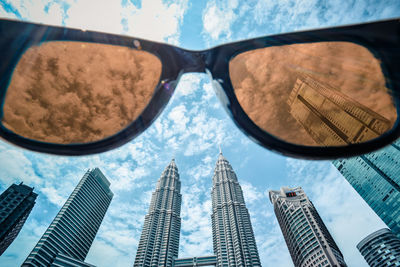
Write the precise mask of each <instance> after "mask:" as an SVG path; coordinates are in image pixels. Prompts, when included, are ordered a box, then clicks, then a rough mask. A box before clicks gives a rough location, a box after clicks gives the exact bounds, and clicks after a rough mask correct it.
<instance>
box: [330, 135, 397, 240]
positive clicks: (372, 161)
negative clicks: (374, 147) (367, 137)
mask: <svg viewBox="0 0 400 267" xmlns="http://www.w3.org/2000/svg"><path fill="white" fill-rule="evenodd" d="M333 165H334V166H335V167H336V168H337V169H338V170H339V171H340V173H341V174H342V175H343V176H344V177H345V178H346V180H347V181H348V182H349V183H350V184H351V185H352V186H353V188H354V189H355V190H356V191H357V192H358V194H360V196H361V197H362V198H363V199H364V200H365V201H366V202H367V203H368V205H369V206H370V207H371V208H372V209H373V210H374V211H375V213H376V214H377V215H378V216H379V217H380V218H381V219H382V221H384V222H385V223H386V225H387V226H388V227H389V228H390V229H391V230H392V232H393V233H394V234H396V235H397V237H399V238H400V140H397V141H395V142H394V143H393V144H391V145H389V146H387V147H385V148H384V149H381V150H379V151H376V152H373V153H369V154H365V155H362V156H358V157H354V158H349V159H341V160H335V161H333Z"/></svg>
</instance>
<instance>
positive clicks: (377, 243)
mask: <svg viewBox="0 0 400 267" xmlns="http://www.w3.org/2000/svg"><path fill="white" fill-rule="evenodd" d="M357 248H358V250H359V251H360V253H361V254H362V255H363V256H364V259H365V261H366V262H367V263H368V265H369V266H371V267H380V266H400V239H399V238H398V237H396V235H394V234H393V233H392V232H391V231H390V230H389V229H387V228H384V229H380V230H378V231H376V232H373V233H372V234H370V235H368V236H367V237H366V238H364V239H363V240H362V241H361V242H360V243H358V245H357Z"/></svg>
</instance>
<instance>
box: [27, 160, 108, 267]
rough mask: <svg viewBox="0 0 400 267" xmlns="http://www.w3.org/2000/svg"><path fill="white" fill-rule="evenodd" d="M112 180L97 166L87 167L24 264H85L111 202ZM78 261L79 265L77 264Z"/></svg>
mask: <svg viewBox="0 0 400 267" xmlns="http://www.w3.org/2000/svg"><path fill="white" fill-rule="evenodd" d="M112 197H113V193H112V192H111V190H110V182H109V181H108V180H107V178H106V177H105V176H104V174H103V173H102V172H101V171H100V170H99V169H98V168H95V169H92V170H88V171H87V172H86V173H85V175H83V177H82V179H81V180H80V182H79V183H78V185H77V186H76V187H75V189H74V191H73V192H72V194H71V195H70V196H69V198H68V199H67V201H66V202H65V204H64V206H63V207H62V208H61V210H60V211H59V212H58V214H57V216H56V217H55V218H54V220H53V222H52V223H51V224H50V226H49V228H47V230H46V232H45V233H44V234H43V236H42V237H41V238H40V240H39V242H38V243H37V244H36V246H35V247H34V249H33V250H32V252H31V253H30V254H29V256H28V258H27V259H26V260H25V262H24V263H23V264H22V266H50V265H51V264H53V265H52V266H60V265H57V264H56V262H66V261H67V262H70V263H74V264H75V265H66V266H90V265H89V264H86V263H83V260H85V258H86V255H87V253H88V251H89V248H90V246H91V245H92V242H93V240H94V238H95V236H96V233H97V230H98V229H99V227H100V224H101V222H102V220H103V217H104V215H105V214H106V211H107V209H108V206H109V205H110V203H111V199H112ZM78 263H79V265H78Z"/></svg>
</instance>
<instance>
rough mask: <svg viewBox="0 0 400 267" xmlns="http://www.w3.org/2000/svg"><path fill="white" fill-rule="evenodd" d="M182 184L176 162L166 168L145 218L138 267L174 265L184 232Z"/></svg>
mask: <svg viewBox="0 0 400 267" xmlns="http://www.w3.org/2000/svg"><path fill="white" fill-rule="evenodd" d="M180 191H181V182H180V180H179V173H178V168H177V166H176V164H175V160H172V161H171V163H169V165H168V166H167V167H166V168H165V170H164V171H163V173H162V174H161V177H160V179H159V180H158V182H157V186H156V190H155V191H154V192H153V194H152V197H151V202H150V207H149V212H148V213H147V215H146V216H145V219H144V225H143V229H142V234H141V237H140V240H139V245H138V250H137V253H136V258H135V263H134V266H173V262H174V259H175V258H177V257H178V250H179V235H180V230H181V217H180V213H181V202H182V195H181V194H180Z"/></svg>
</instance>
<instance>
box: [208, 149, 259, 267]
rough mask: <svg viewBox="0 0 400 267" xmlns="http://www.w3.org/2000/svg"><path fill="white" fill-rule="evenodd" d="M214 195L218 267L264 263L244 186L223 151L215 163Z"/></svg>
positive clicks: (214, 238)
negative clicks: (243, 189) (260, 256)
mask: <svg viewBox="0 0 400 267" xmlns="http://www.w3.org/2000/svg"><path fill="white" fill-rule="evenodd" d="M211 197H212V215H211V220H212V232H213V246H214V253H215V255H216V256H217V266H261V263H260V258H259V255H258V250H257V245H256V240H255V238H254V233H253V228H252V226H251V221H250V214H249V212H248V210H247V208H246V204H245V202H244V197H243V192H242V188H241V186H240V184H239V182H238V179H237V177H236V174H235V172H234V171H233V169H232V166H231V165H230V164H229V162H228V161H227V160H226V159H225V157H224V156H223V155H222V153H220V154H219V157H218V161H217V164H216V166H215V170H214V177H213V187H212V191H211Z"/></svg>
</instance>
